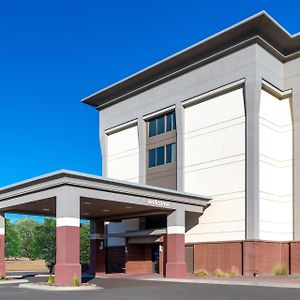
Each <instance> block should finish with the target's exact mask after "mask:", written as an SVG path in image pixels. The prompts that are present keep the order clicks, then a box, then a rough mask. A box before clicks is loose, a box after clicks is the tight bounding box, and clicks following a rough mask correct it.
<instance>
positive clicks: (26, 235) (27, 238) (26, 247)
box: [15, 218, 40, 260]
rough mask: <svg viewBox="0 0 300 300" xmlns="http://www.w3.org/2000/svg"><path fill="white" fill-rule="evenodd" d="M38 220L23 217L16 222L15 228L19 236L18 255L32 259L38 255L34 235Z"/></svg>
mask: <svg viewBox="0 0 300 300" xmlns="http://www.w3.org/2000/svg"><path fill="white" fill-rule="evenodd" d="M39 224H40V223H39V222H37V221H35V220H33V219H30V218H24V219H20V220H18V221H17V222H16V224H15V228H16V231H17V233H18V235H19V237H20V255H21V256H22V257H27V258H29V259H31V260H34V259H36V258H38V257H39V256H40V253H39V248H37V247H36V245H37V244H36V243H35V236H36V228H37V227H38V226H39Z"/></svg>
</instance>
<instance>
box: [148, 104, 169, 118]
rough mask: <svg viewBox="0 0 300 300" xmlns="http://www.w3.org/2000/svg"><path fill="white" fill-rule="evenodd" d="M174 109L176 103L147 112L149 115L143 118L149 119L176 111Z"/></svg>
mask: <svg viewBox="0 0 300 300" xmlns="http://www.w3.org/2000/svg"><path fill="white" fill-rule="evenodd" d="M174 110H175V105H172V106H169V107H166V108H164V109H160V110H158V111H155V112H152V113H150V114H147V115H145V116H143V120H145V121H147V120H149V119H152V118H154V117H158V116H160V115H163V114H165V113H168V112H170V111H174Z"/></svg>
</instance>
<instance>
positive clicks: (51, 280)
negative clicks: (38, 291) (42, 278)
mask: <svg viewBox="0 0 300 300" xmlns="http://www.w3.org/2000/svg"><path fill="white" fill-rule="evenodd" d="M47 284H48V285H53V284H54V276H53V275H49V276H48V280H47Z"/></svg>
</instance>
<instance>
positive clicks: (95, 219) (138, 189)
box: [0, 170, 210, 285]
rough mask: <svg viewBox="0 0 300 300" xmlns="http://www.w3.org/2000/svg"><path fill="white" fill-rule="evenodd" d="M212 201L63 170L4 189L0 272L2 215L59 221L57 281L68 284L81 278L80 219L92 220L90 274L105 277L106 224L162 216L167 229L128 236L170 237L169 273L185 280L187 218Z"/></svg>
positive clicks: (0, 193) (0, 266)
mask: <svg viewBox="0 0 300 300" xmlns="http://www.w3.org/2000/svg"><path fill="white" fill-rule="evenodd" d="M209 200H210V198H209V197H202V196H198V195H192V194H187V193H182V192H178V191H174V190H168V189H163V188H158V187H153V186H147V185H140V184H134V183H128V182H124V181H118V180H113V179H108V178H103V177H100V176H93V175H88V174H82V173H77V172H71V171H64V170H62V171H58V172H55V173H51V174H47V175H44V176H41V177H37V178H33V179H30V180H27V181H23V182H20V183H17V184H14V185H11V186H8V187H5V188H2V189H0V274H2V275H5V264H4V230H5V222H4V217H3V213H6V212H10V213H20V214H34V215H43V216H53V217H56V265H55V282H56V283H57V284H67V285H68V284H71V283H72V278H73V277H74V276H75V275H76V276H78V277H80V278H81V276H80V275H81V265H80V219H89V220H90V221H91V226H90V227H91V235H90V240H91V244H90V250H91V259H90V270H91V273H99V272H100V273H101V272H105V269H106V266H105V264H106V261H105V255H106V254H105V249H104V247H103V245H104V240H105V238H106V235H105V230H104V228H105V227H104V223H105V221H117V220H122V219H130V218H137V217H143V216H151V215H162V214H163V215H165V216H166V219H167V228H162V229H159V228H156V229H154V230H150V231H149V232H146V231H144V232H140V231H136V232H132V231H131V232H130V233H126V234H127V235H128V234H129V235H130V236H131V238H135V239H136V238H138V237H139V236H141V234H142V236H145V235H147V236H152V237H153V236H160V235H162V234H164V233H166V235H167V238H166V239H165V240H167V247H166V249H167V250H166V253H168V254H167V262H166V267H165V269H166V271H165V274H166V276H167V277H183V276H184V275H185V258H184V234H185V229H186V226H185V224H186V222H185V215H186V214H196V215H199V214H201V213H203V211H204V209H205V208H206V207H207V205H208V204H207V202H208V201H209ZM143 252H145V251H143ZM129 264H130V262H129V261H127V265H129ZM148 267H149V266H148Z"/></svg>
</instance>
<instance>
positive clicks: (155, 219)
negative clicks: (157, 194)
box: [145, 215, 167, 229]
mask: <svg viewBox="0 0 300 300" xmlns="http://www.w3.org/2000/svg"><path fill="white" fill-rule="evenodd" d="M166 227H167V217H166V216H161V215H160V216H147V217H146V218H145V229H154V228H166Z"/></svg>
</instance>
